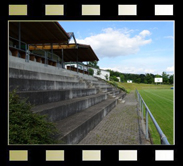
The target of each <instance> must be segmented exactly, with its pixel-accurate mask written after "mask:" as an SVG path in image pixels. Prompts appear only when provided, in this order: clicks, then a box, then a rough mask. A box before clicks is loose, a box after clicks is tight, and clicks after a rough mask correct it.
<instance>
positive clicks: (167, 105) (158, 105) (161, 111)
mask: <svg viewBox="0 0 183 166" xmlns="http://www.w3.org/2000/svg"><path fill="white" fill-rule="evenodd" d="M118 86H122V87H125V88H126V89H127V90H128V91H131V90H135V89H137V90H138V91H139V93H140V94H141V96H142V98H143V99H144V101H145V103H146V104H147V106H148V108H149V109H150V111H151V113H152V114H153V116H154V118H155V119H156V121H157V122H158V124H159V126H160V127H161V129H162V131H163V132H164V134H165V135H166V136H167V139H168V141H169V143H170V144H174V142H173V140H174V139H173V133H174V113H173V112H174V111H173V91H174V90H172V89H170V88H171V87H172V86H171V85H155V84H136V83H132V84H130V83H118ZM144 113H145V111H144ZM144 115H145V114H144ZM144 117H145V116H144ZM148 119H149V129H150V133H151V138H152V141H153V144H160V137H159V134H158V132H157V130H156V128H155V127H154V124H153V122H152V121H151V118H150V117H149V118H148Z"/></svg>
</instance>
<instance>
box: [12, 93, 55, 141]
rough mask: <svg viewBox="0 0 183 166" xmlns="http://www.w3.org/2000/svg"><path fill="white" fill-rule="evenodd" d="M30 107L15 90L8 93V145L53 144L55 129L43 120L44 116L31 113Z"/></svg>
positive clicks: (51, 124)
mask: <svg viewBox="0 0 183 166" xmlns="http://www.w3.org/2000/svg"><path fill="white" fill-rule="evenodd" d="M31 108H32V105H31V104H30V103H27V102H26V99H24V100H21V99H20V97H19V96H18V95H17V94H16V90H13V91H12V92H10V93H9V143H10V144H53V143H56V142H57V141H56V140H55V138H54V137H55V134H56V133H57V130H56V127H55V126H54V124H53V123H51V122H47V121H46V120H45V118H46V116H42V115H38V114H34V113H32V112H31Z"/></svg>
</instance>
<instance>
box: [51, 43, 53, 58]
mask: <svg viewBox="0 0 183 166" xmlns="http://www.w3.org/2000/svg"><path fill="white" fill-rule="evenodd" d="M51 59H52V60H53V43H51Z"/></svg>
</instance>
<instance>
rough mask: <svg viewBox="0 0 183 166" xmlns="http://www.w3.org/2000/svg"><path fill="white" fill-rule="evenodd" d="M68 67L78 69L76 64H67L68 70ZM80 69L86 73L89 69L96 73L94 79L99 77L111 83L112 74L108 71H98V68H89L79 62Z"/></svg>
mask: <svg viewBox="0 0 183 166" xmlns="http://www.w3.org/2000/svg"><path fill="white" fill-rule="evenodd" d="M68 66H72V67H75V68H77V63H76V62H67V63H65V68H66V69H67V67H68ZM78 69H80V70H84V71H88V69H92V70H93V71H94V73H93V76H94V77H99V78H102V79H104V80H107V81H109V78H110V72H109V71H106V70H103V69H97V68H94V67H87V66H85V64H84V63H81V62H78Z"/></svg>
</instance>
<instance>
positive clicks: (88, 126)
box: [56, 99, 117, 144]
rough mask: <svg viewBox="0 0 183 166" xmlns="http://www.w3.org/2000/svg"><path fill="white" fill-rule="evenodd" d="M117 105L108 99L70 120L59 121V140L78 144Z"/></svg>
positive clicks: (71, 117) (57, 123) (114, 101)
mask: <svg viewBox="0 0 183 166" xmlns="http://www.w3.org/2000/svg"><path fill="white" fill-rule="evenodd" d="M116 104H117V102H116V100H115V99H107V100H105V101H103V102H100V103H98V104H96V105H94V106H92V107H90V108H88V109H85V110H83V111H81V112H79V113H76V114H74V115H72V116H70V117H68V118H65V119H63V120H61V121H57V122H56V126H57V128H58V130H59V133H60V134H59V135H58V136H57V138H58V139H59V140H61V141H63V142H64V144H77V143H78V142H80V141H81V140H82V139H83V138H84V137H85V136H86V135H87V133H88V132H89V131H90V130H92V129H93V128H94V127H95V126H96V125H97V124H98V123H99V122H100V121H101V120H102V119H103V118H104V117H105V116H106V115H107V114H108V113H109V112H110V111H111V110H112V109H113V108H114V107H115V106H116Z"/></svg>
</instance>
